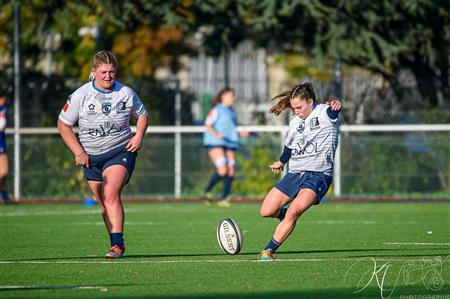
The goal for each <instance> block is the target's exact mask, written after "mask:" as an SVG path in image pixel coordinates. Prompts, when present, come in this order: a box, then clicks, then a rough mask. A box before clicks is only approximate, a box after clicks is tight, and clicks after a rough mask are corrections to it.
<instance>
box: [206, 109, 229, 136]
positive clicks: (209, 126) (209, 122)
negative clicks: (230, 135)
mask: <svg viewBox="0 0 450 299" xmlns="http://www.w3.org/2000/svg"><path fill="white" fill-rule="evenodd" d="M218 118H219V112H218V111H217V108H214V109H212V110H211V111H210V112H209V113H208V116H207V117H206V120H205V127H206V130H208V132H209V133H211V134H212V135H213V136H215V137H217V138H219V139H223V137H224V136H223V134H222V133H220V132H218V131H217V130H216V129H214V127H213V125H214V123H215V122H216V121H217V119H218Z"/></svg>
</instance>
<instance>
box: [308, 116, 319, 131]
mask: <svg viewBox="0 0 450 299" xmlns="http://www.w3.org/2000/svg"><path fill="white" fill-rule="evenodd" d="M310 126H311V130H316V129H319V128H320V125H319V118H318V117H313V118H311V123H310Z"/></svg>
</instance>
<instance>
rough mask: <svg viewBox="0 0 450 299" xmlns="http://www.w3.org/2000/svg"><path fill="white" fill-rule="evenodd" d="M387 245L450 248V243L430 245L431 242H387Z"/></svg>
mask: <svg viewBox="0 0 450 299" xmlns="http://www.w3.org/2000/svg"><path fill="white" fill-rule="evenodd" d="M383 244H385V245H435V246H450V243H429V242H423V243H421V242H385V243H383Z"/></svg>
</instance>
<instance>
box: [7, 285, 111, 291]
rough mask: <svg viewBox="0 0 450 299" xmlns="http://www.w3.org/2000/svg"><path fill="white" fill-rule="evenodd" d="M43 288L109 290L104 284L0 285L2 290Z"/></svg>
mask: <svg viewBox="0 0 450 299" xmlns="http://www.w3.org/2000/svg"><path fill="white" fill-rule="evenodd" d="M43 289H75V290H93V289H99V290H101V291H104V292H106V291H108V289H107V288H105V287H102V286H63V285H61V286H46V285H42V286H39V285H24V286H7V285H5V286H2V285H0V290H43Z"/></svg>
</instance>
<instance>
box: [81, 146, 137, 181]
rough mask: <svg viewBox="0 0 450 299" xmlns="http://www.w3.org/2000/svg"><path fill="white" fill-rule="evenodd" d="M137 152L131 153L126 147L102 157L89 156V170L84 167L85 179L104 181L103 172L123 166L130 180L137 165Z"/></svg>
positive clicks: (101, 155)
mask: <svg viewBox="0 0 450 299" xmlns="http://www.w3.org/2000/svg"><path fill="white" fill-rule="evenodd" d="M136 156H137V153H136V152H134V153H133V152H129V151H127V150H126V149H125V147H124V146H120V147H118V148H115V149H113V150H111V151H109V152H106V153H104V154H100V155H89V168H87V167H84V166H83V174H84V178H85V179H86V180H88V181H99V182H102V181H103V176H102V174H103V171H105V169H106V168H108V167H109V166H111V165H122V166H124V167H125V168H126V169H127V171H128V179H127V181H126V182H125V184H127V183H128V181H129V180H130V178H131V174H132V173H133V170H134V165H135V163H136Z"/></svg>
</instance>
